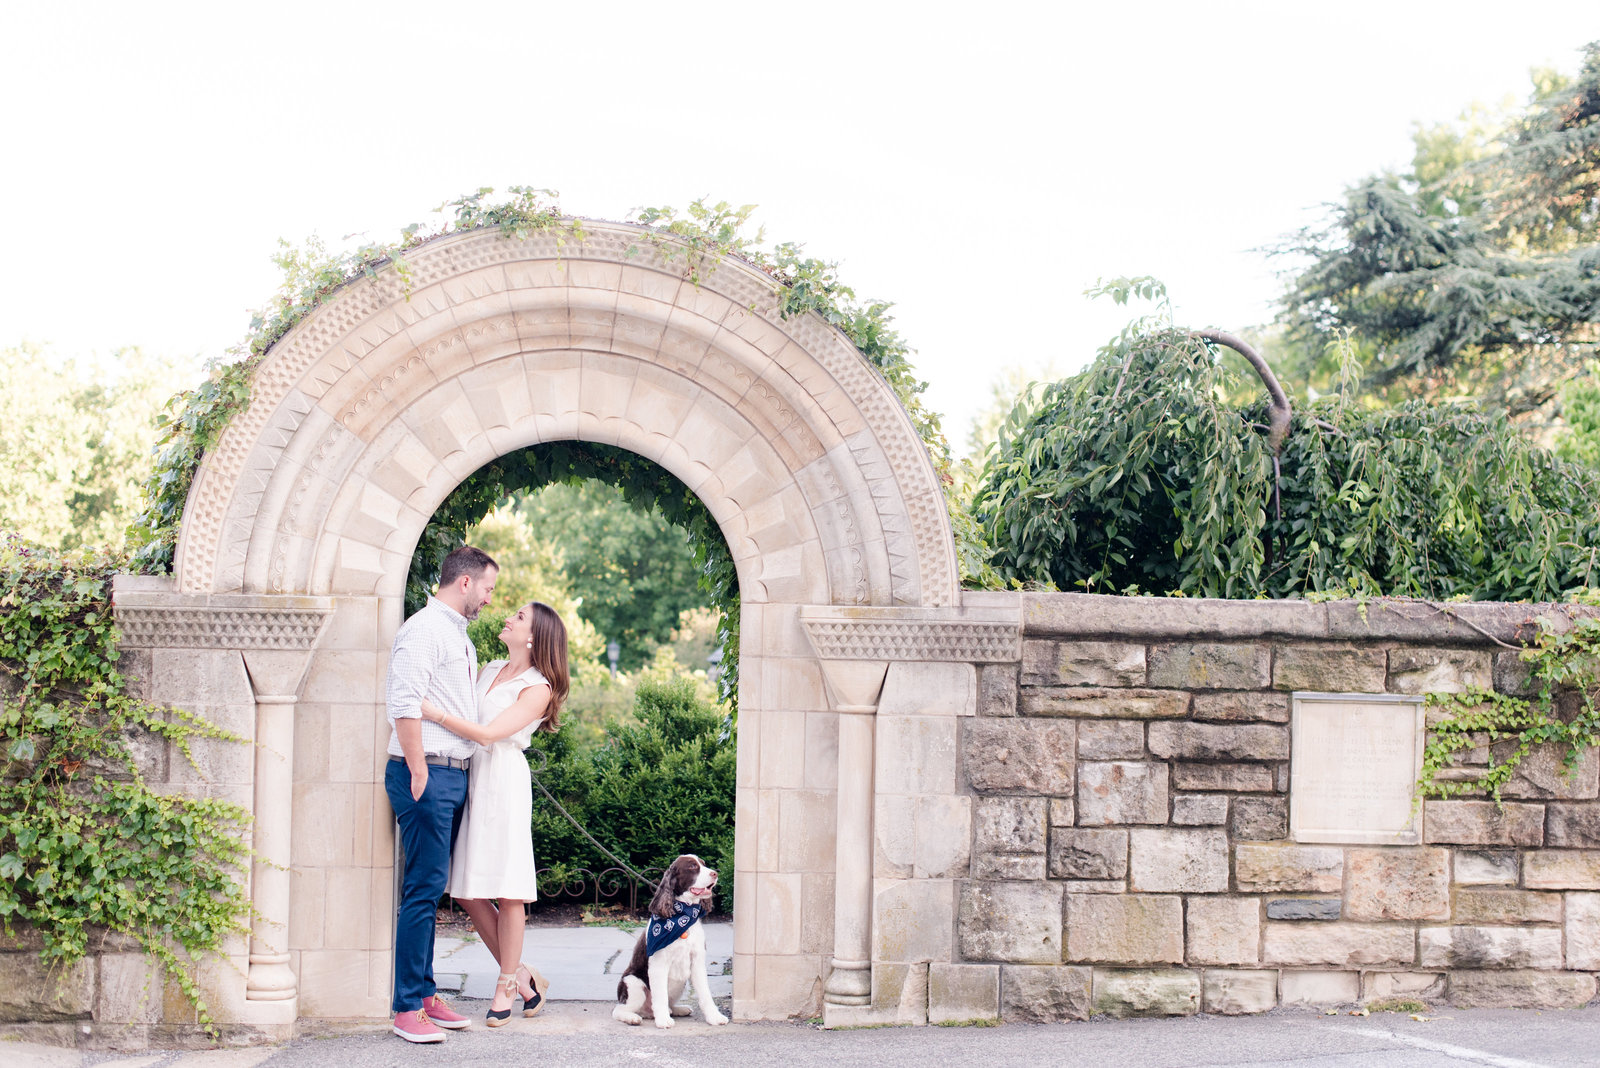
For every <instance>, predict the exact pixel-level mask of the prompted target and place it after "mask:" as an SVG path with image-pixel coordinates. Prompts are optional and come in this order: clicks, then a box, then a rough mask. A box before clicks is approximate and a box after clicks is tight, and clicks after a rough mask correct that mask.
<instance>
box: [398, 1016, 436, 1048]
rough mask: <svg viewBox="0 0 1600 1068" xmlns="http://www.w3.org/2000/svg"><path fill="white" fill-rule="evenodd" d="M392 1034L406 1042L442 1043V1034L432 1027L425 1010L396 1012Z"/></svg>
mask: <svg viewBox="0 0 1600 1068" xmlns="http://www.w3.org/2000/svg"><path fill="white" fill-rule="evenodd" d="M394 1033H395V1034H397V1035H399V1036H400V1037H401V1038H403V1039H405V1040H406V1041H407V1042H443V1041H444V1032H443V1031H441V1030H439V1029H438V1028H437V1027H435V1026H434V1025H433V1021H432V1020H430V1019H428V1012H427V1010H426V1009H412V1010H411V1011H410V1012H397V1013H395V1014H394Z"/></svg>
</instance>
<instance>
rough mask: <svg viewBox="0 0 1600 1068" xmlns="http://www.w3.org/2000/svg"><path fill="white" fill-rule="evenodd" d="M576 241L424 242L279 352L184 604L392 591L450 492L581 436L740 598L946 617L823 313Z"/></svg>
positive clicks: (241, 432)
mask: <svg viewBox="0 0 1600 1068" xmlns="http://www.w3.org/2000/svg"><path fill="white" fill-rule="evenodd" d="M586 226H587V233H586V236H585V237H584V239H583V240H582V241H581V242H576V241H567V242H566V243H565V244H558V242H557V239H556V238H555V237H554V236H551V235H545V236H541V237H536V238H533V239H529V240H524V241H517V240H510V239H507V238H505V237H503V236H502V235H500V234H499V233H497V232H490V231H483V232H474V233H470V234H465V235H460V236H455V237H450V238H446V239H442V240H439V241H436V242H433V243H431V244H429V245H427V246H424V247H422V248H420V249H417V250H415V251H413V252H411V253H409V254H408V255H407V262H408V263H409V264H410V267H409V275H410V277H409V280H403V279H402V278H401V277H400V275H399V273H398V272H394V271H389V272H385V273H383V274H382V275H380V276H379V277H377V278H371V279H363V280H361V281H358V282H356V283H353V284H352V285H351V286H349V287H347V289H345V290H344V291H342V292H341V293H340V294H338V295H337V296H336V297H335V298H333V299H332V300H330V301H329V302H328V303H327V304H326V305H324V306H323V307H321V308H319V309H318V310H317V311H315V312H313V313H312V314H311V315H310V316H308V317H307V319H306V320H305V321H304V322H303V323H301V324H300V325H299V326H297V327H296V328H295V329H294V330H293V331H291V332H290V333H289V334H288V335H287V336H286V337H285V338H284V339H283V340H281V341H280V342H279V343H278V344H277V345H275V346H274V347H273V348H272V350H271V351H270V352H269V353H268V354H267V355H266V357H265V359H264V360H263V362H262V366H261V368H260V369H259V371H258V373H257V375H256V382H255V391H254V398H253V400H252V403H251V405H250V408H249V409H248V410H247V411H246V412H245V413H244V414H243V415H242V416H241V417H239V418H238V419H236V420H235V422H234V423H233V424H232V425H230V426H229V428H228V429H227V430H226V431H225V432H224V434H223V436H222V439H221V441H220V442H219V443H218V446H217V448H216V449H215V450H213V452H212V453H210V454H209V455H208V456H207V457H206V460H205V462H204V463H203V464H202V466H201V469H200V472H199V473H198V475H197V477H196V480H195V485H194V488H193V490H192V491H191V493H190V497H189V503H188V506H187V508H186V510H185V515H184V522H183V527H182V534H181V536H180V539H179V544H178V551H177V557H176V561H175V571H176V575H177V582H178V587H179V589H180V590H181V591H183V592H190V593H201V592H207V593H232V592H242V593H256V592H261V593H293V592H302V593H311V592H317V593H332V594H338V593H350V594H362V593H378V592H392V590H389V589H387V588H385V589H382V590H380V589H379V587H380V586H382V584H383V582H384V581H385V577H386V576H392V575H394V574H395V573H396V571H397V569H396V567H395V562H396V561H395V557H396V556H397V555H399V554H404V555H409V552H410V547H411V546H412V545H414V544H415V541H416V535H417V534H418V533H419V532H420V530H421V524H422V523H423V522H426V519H427V517H428V516H429V515H431V514H432V511H433V509H434V508H435V507H437V505H438V504H439V503H440V502H441V501H442V500H443V499H444V496H445V495H447V494H448V493H449V491H450V490H451V489H453V488H454V486H455V485H456V484H458V483H459V482H460V481H461V479H462V478H464V477H465V476H466V475H467V474H469V473H470V472H471V471H472V470H473V469H475V468H476V467H477V466H478V465H480V464H482V463H484V462H487V461H488V460H490V459H492V458H493V457H495V456H498V455H502V454H504V453H505V452H507V451H510V450H511V449H514V448H518V447H520V446H523V445H528V444H531V443H533V442H537V441H549V440H558V439H564V438H577V439H582V440H590V441H603V442H609V443H614V444H622V445H624V446H625V447H627V448H630V449H633V450H635V451H638V452H639V453H640V454H641V455H644V456H647V457H649V458H650V459H652V460H655V461H656V462H658V463H660V464H661V465H662V466H663V467H665V468H666V469H667V470H669V471H671V472H673V473H674V474H675V475H677V476H678V477H679V478H681V479H683V480H684V482H685V483H686V484H688V485H689V486H690V487H691V488H692V489H694V490H695V491H696V493H698V494H699V495H700V496H701V498H702V499H703V500H704V501H705V502H706V504H707V505H708V507H709V508H710V509H711V511H712V513H713V515H715V516H716V517H717V519H718V521H719V522H720V523H722V525H723V529H724V533H725V534H726V535H727V536H728V540H729V544H730V547H733V548H734V550H735V553H734V555H735V558H736V560H738V561H739V568H740V580H741V583H745V582H748V583H750V591H751V592H750V593H749V594H747V595H746V597H747V600H755V601H766V600H781V601H786V602H787V601H804V602H807V603H814V604H816V603H820V604H839V605H846V604H873V605H889V604H901V605H920V606H937V605H948V604H951V603H953V601H954V598H955V592H956V588H957V573H956V563H955V555H954V547H953V544H952V539H951V535H950V528H949V521H948V516H947V515H946V513H945V510H944V499H943V494H942V492H941V490H940V486H939V481H938V476H937V474H936V473H935V472H934V470H933V468H932V465H931V463H930V462H929V459H928V456H927V452H926V449H925V448H924V447H923V445H922V442H921V440H920V439H919V438H918V437H917V435H916V431H915V429H914V428H913V427H912V425H911V422H910V419H909V418H908V417H907V416H906V414H905V411H904V409H903V408H902V407H901V406H900V404H899V403H898V401H897V400H896V398H895V397H894V394H893V392H892V390H891V389H890V388H889V387H888V385H887V383H885V382H884V381H883V379H882V378H881V376H879V375H878V374H877V373H876V372H875V371H874V370H873V369H872V368H871V367H870V366H869V365H868V364H867V363H866V361H865V360H864V359H863V358H862V357H861V355H860V354H859V353H858V352H857V351H856V350H855V348H854V347H853V346H852V345H851V344H850V343H849V342H848V341H847V340H846V339H845V338H844V337H843V336H842V335H841V334H839V333H838V331H837V330H834V329H833V328H831V327H829V326H827V325H826V324H824V323H823V322H821V320H820V319H818V318H817V317H816V316H814V315H806V316H796V317H794V318H791V319H783V318H782V317H781V316H779V315H778V313H777V310H776V307H777V305H776V299H775V292H774V287H773V283H772V282H771V280H770V279H768V278H767V277H766V276H765V275H763V274H761V273H760V272H759V271H756V270H755V269H753V268H751V267H749V266H747V265H744V264H742V263H738V262H734V261H727V262H723V263H721V264H720V265H719V266H718V267H717V269H716V270H714V271H712V272H710V273H709V275H707V276H706V277H705V278H703V280H702V282H701V284H700V285H699V286H695V285H692V284H691V283H689V282H688V281H687V280H686V279H685V278H684V277H683V273H684V272H683V262H682V259H681V257H680V258H679V259H677V260H667V259H666V258H664V257H663V256H662V254H661V252H660V251H659V250H658V249H657V248H656V247H655V246H654V245H653V244H651V243H650V241H648V240H647V239H646V236H645V234H644V232H643V231H640V230H638V229H635V228H632V227H625V226H617V225H611V224H606V225H601V224H586ZM730 440H732V441H735V442H739V443H741V444H742V445H744V446H745V448H744V449H742V450H740V449H729V448H728V443H729V441H730ZM760 561H766V563H765V564H763V565H762V566H761V567H760V568H757V564H758V562H760ZM769 566H772V567H777V568H780V569H781V568H788V569H790V571H792V572H793V574H778V573H776V572H773V573H770V574H769V572H768V571H767V567H769ZM398 572H399V574H401V575H402V576H403V572H404V568H403V567H400V568H398ZM824 580H825V589H824V588H821V587H819V583H822V582H823V581H824ZM390 581H393V580H392V579H390ZM796 582H799V583H800V584H801V585H803V586H804V592H803V593H802V592H801V591H800V587H799V586H797V585H796ZM775 584H776V585H775ZM769 587H774V588H769Z"/></svg>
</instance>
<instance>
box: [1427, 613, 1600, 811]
mask: <svg viewBox="0 0 1600 1068" xmlns="http://www.w3.org/2000/svg"><path fill="white" fill-rule="evenodd" d="M1586 599H1587V600H1590V601H1592V602H1596V603H1600V599H1597V598H1595V597H1594V596H1593V595H1589V596H1588V597H1587V598H1586ZM1521 656H1522V660H1523V661H1524V662H1525V663H1526V664H1527V665H1528V681H1527V685H1526V687H1524V689H1525V690H1527V691H1528V692H1527V693H1526V694H1525V695H1523V696H1515V695H1509V694H1503V693H1498V692H1496V691H1494V690H1489V689H1483V688H1474V689H1471V690H1468V691H1466V692H1464V693H1430V694H1429V695H1428V697H1427V701H1428V706H1429V707H1430V708H1434V709H1438V710H1440V711H1441V712H1442V713H1444V716H1443V718H1442V719H1441V720H1439V722H1437V723H1435V724H1433V725H1432V726H1431V727H1430V728H1429V735H1428V744H1427V746H1426V748H1425V749H1424V750H1423V756H1422V775H1421V778H1420V780H1419V781H1418V788H1419V792H1420V794H1421V796H1423V797H1458V796H1461V795H1463V794H1473V795H1483V794H1487V795H1488V796H1489V797H1490V798H1492V799H1493V800H1494V802H1495V803H1496V804H1499V803H1500V791H1501V790H1502V789H1503V788H1504V787H1505V786H1506V785H1507V784H1508V783H1510V782H1511V780H1512V778H1513V776H1515V774H1516V772H1517V769H1518V767H1520V766H1521V764H1522V762H1523V760H1524V758H1526V757H1527V756H1528V754H1529V753H1530V752H1531V751H1532V750H1533V747H1534V746H1537V745H1544V744H1548V745H1554V746H1557V747H1558V748H1559V749H1560V751H1561V754H1562V760H1561V763H1562V769H1563V770H1564V771H1569V772H1570V771H1571V770H1572V769H1573V768H1574V767H1575V766H1576V764H1577V762H1578V760H1579V759H1580V758H1581V757H1582V756H1583V752H1584V750H1585V749H1587V748H1588V747H1590V746H1592V745H1595V744H1596V743H1597V742H1600V708H1597V707H1596V702H1597V701H1600V618H1595V617H1593V616H1587V617H1579V618H1575V619H1573V620H1571V625H1570V627H1568V628H1565V629H1561V628H1557V627H1556V626H1554V625H1553V623H1552V621H1551V620H1549V619H1540V620H1539V631H1538V634H1537V635H1535V637H1534V639H1533V641H1531V642H1530V643H1529V644H1528V645H1527V647H1526V648H1524V649H1523V650H1522V654H1521ZM1474 753H1477V754H1478V755H1479V756H1480V757H1481V759H1479V760H1477V761H1476V762H1475V763H1471V764H1469V763H1466V762H1465V758H1467V757H1469V756H1471V755H1473V754H1474Z"/></svg>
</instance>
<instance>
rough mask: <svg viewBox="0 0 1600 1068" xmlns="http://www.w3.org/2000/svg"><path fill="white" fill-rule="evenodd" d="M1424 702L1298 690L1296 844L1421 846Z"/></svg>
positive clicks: (1292, 764) (1293, 731)
mask: <svg viewBox="0 0 1600 1068" xmlns="http://www.w3.org/2000/svg"><path fill="white" fill-rule="evenodd" d="M1423 737H1424V717H1423V709H1422V698H1421V697H1402V696H1399V695H1394V694H1359V693H1296V694H1294V704H1293V712H1292V715H1291V717H1290V756H1289V836H1290V837H1291V838H1292V839H1294V840H1295V841H1296V842H1333V843H1345V844H1351V845H1416V844H1417V843H1418V842H1420V841H1421V840H1422V836H1421V834H1419V833H1418V819H1417V817H1418V814H1419V807H1418V806H1417V804H1416V797H1415V795H1416V788H1417V776H1418V775H1420V774H1421V773H1422V747H1423Z"/></svg>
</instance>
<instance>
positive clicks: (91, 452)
mask: <svg viewBox="0 0 1600 1068" xmlns="http://www.w3.org/2000/svg"><path fill="white" fill-rule="evenodd" d="M184 370H185V368H184V367H183V365H182V363H181V362H180V361H176V360H171V359H160V358H157V357H153V356H149V355H146V354H145V353H143V352H141V351H140V350H139V349H132V348H130V349H122V350H120V351H118V352H117V353H115V354H113V356H111V357H110V358H109V359H107V360H103V361H94V360H90V361H78V360H56V359H54V358H52V357H51V356H50V354H49V353H48V352H47V351H46V350H44V349H41V348H39V347H37V346H33V345H22V346H19V347H17V348H7V349H0V455H3V456H5V458H6V461H7V462H6V463H5V464H4V465H3V467H0V529H5V530H11V531H15V532H16V533H18V534H20V535H22V536H23V537H25V538H27V539H29V540H30V541H34V542H38V543H39V544H42V545H51V546H58V547H61V548H68V549H72V548H79V547H84V546H106V547H111V548H116V547H120V546H121V545H122V543H123V531H124V530H125V529H126V528H127V526H128V523H129V522H130V521H131V520H132V518H133V516H134V515H135V514H137V512H138V510H139V508H140V495H141V487H142V486H143V485H144V482H145V480H146V478H147V477H148V476H149V473H150V468H151V463H152V458H151V448H152V445H153V443H154V441H155V437H156V421H157V418H158V417H159V415H160V413H161V410H162V408H163V406H164V403H165V401H166V399H167V397H168V395H169V394H170V393H171V391H172V379H173V377H174V376H175V375H181V374H183V373H184Z"/></svg>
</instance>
